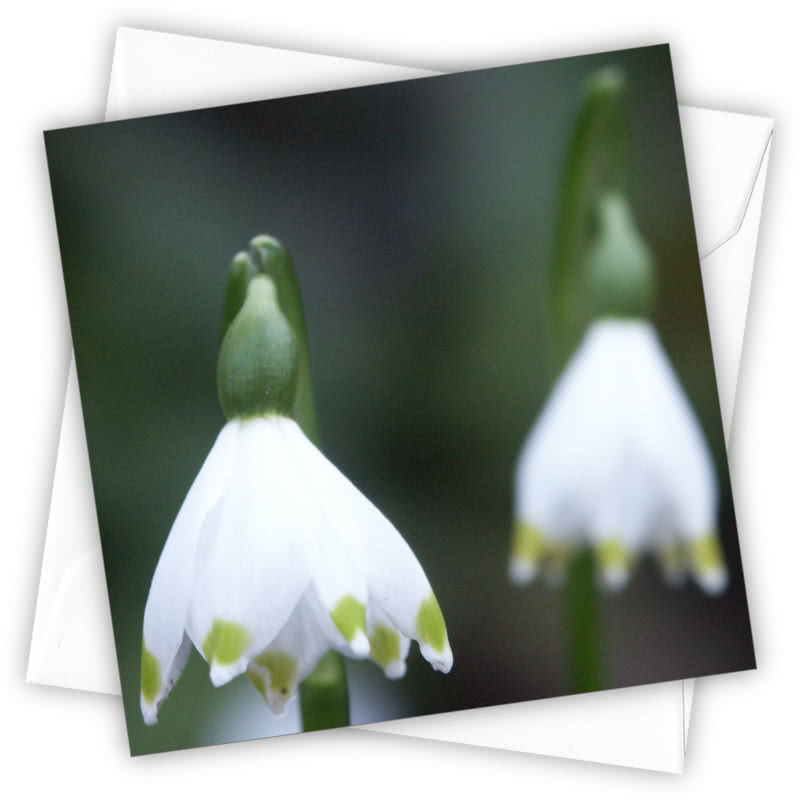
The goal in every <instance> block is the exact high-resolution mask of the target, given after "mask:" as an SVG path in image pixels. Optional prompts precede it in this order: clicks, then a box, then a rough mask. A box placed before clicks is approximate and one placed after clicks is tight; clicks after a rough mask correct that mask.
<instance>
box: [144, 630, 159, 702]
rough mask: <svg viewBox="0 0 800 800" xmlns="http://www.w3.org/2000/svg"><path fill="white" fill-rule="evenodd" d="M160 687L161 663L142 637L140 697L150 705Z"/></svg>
mask: <svg viewBox="0 0 800 800" xmlns="http://www.w3.org/2000/svg"><path fill="white" fill-rule="evenodd" d="M160 689H161V665H160V664H159V663H158V659H157V658H156V657H155V656H154V655H153V653H151V652H150V651H149V650H148V649H147V648H146V647H145V645H144V639H142V697H144V699H145V701H146V702H147V703H149V704H150V705H152V704H153V703H154V702H155V699H156V697H157V696H158V693H159V691H160Z"/></svg>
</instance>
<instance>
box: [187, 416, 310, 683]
mask: <svg viewBox="0 0 800 800" xmlns="http://www.w3.org/2000/svg"><path fill="white" fill-rule="evenodd" d="M237 424H238V425H239V426H240V431H239V437H238V447H237V451H236V459H235V464H234V468H233V470H232V473H231V475H230V478H229V481H228V488H227V491H226V492H225V495H224V496H223V498H222V500H221V502H220V503H219V504H218V506H217V507H216V508H215V509H214V512H213V514H212V515H211V518H210V519H209V520H208V522H207V530H204V531H203V534H202V536H201V541H200V545H199V547H198V553H197V567H196V580H195V585H194V590H193V595H192V605H191V611H190V617H189V627H188V632H189V635H190V636H191V637H192V640H193V641H194V643H195V646H196V647H197V648H198V650H200V651H201V652H202V653H203V654H204V655H205V657H206V660H208V661H209V662H210V664H209V665H210V676H211V680H212V682H213V683H214V685H216V686H220V685H222V684H224V683H227V682H228V681H230V680H231V679H232V678H234V677H236V676H237V675H239V674H240V673H242V672H244V670H245V669H246V668H247V664H248V662H249V661H250V660H251V659H252V658H254V657H255V656H257V655H258V654H259V653H261V652H263V651H264V649H265V648H266V647H267V646H268V645H269V644H270V643H271V642H272V641H273V640H274V639H275V637H276V636H277V635H278V633H279V632H280V631H281V629H282V628H283V627H284V625H285V624H286V622H287V620H288V619H289V616H290V614H291V613H292V611H293V610H294V608H295V606H296V605H297V603H298V602H299V600H300V597H301V596H302V595H303V593H304V592H305V591H306V589H307V587H308V585H309V582H310V573H309V570H308V565H307V563H306V559H305V555H306V554H305V545H304V542H305V539H306V537H307V536H308V529H309V527H310V526H311V525H312V524H313V522H314V519H313V516H312V515H310V514H309V513H308V512H307V508H308V506H307V503H308V499H307V497H306V496H305V494H304V491H303V486H302V484H298V479H297V478H298V476H297V475H295V474H294V471H293V470H292V469H291V468H289V465H290V461H289V460H288V459H287V442H286V428H287V424H288V425H294V423H292V422H291V421H290V420H286V419H284V418H281V417H269V418H258V419H253V420H248V421H244V422H239V423H237Z"/></svg>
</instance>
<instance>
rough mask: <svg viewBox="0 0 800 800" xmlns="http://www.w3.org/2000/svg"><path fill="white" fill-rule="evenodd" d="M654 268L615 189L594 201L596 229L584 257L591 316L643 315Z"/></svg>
mask: <svg viewBox="0 0 800 800" xmlns="http://www.w3.org/2000/svg"><path fill="white" fill-rule="evenodd" d="M655 284H656V278H655V269H654V265H653V257H652V255H651V253H650V249H649V248H648V246H647V244H646V243H645V241H644V239H642V237H641V235H640V234H639V231H638V230H637V228H636V223H635V222H634V220H633V214H632V212H631V208H630V205H629V204H628V202H627V200H626V199H625V198H624V197H623V196H622V195H621V194H619V193H618V192H609V193H607V194H605V195H604V196H603V197H601V198H600V201H599V204H598V230H597V234H596V235H595V238H594V241H593V243H592V244H591V246H590V247H589V252H588V254H587V260H586V287H587V291H588V295H589V305H590V310H591V312H592V316H593V317H646V316H648V315H649V313H650V311H651V310H652V307H653V301H654V299H655V289H656V285H655Z"/></svg>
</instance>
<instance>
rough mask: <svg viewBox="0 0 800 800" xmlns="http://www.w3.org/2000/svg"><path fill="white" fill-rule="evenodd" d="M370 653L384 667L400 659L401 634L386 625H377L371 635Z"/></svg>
mask: <svg viewBox="0 0 800 800" xmlns="http://www.w3.org/2000/svg"><path fill="white" fill-rule="evenodd" d="M369 646H370V650H369V655H370V658H372V659H373V660H374V661H376V662H377V663H378V664H380V665H381V666H382V667H383V668H384V669H386V667H388V666H389V665H390V664H394V663H395V661H399V660H400V652H401V651H400V634H399V633H398V632H397V631H395V630H392V629H391V628H389V627H387V626H386V625H376V626H375V630H374V631H373V632H372V636H370V637H369Z"/></svg>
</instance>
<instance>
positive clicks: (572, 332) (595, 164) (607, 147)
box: [550, 67, 630, 692]
mask: <svg viewBox="0 0 800 800" xmlns="http://www.w3.org/2000/svg"><path fill="white" fill-rule="evenodd" d="M626 94H627V89H626V79H625V75H624V73H622V71H621V70H619V69H617V68H616V67H606V68H604V69H600V70H598V71H597V72H595V73H594V74H592V75H591V76H590V77H589V79H588V80H587V82H586V84H585V88H584V93H583V98H582V102H581V107H580V109H579V112H578V117H577V120H576V123H575V128H574V130H573V133H572V138H571V139H570V142H569V145H568V149H567V158H566V165H565V170H564V178H563V184H562V187H563V188H562V194H561V199H560V206H559V210H558V218H557V220H556V245H555V253H554V257H553V266H552V271H551V274H550V291H551V303H552V308H553V315H554V324H555V331H556V336H557V348H556V350H557V354H558V357H557V367H558V371H559V372H560V371H561V370H562V369H563V367H564V365H565V364H566V362H567V360H568V359H569V357H570V355H571V354H572V352H573V351H574V349H575V347H576V346H577V345H578V342H579V341H580V338H581V336H582V334H583V331H584V329H585V327H586V324H587V323H588V322H589V309H590V307H591V304H590V302H589V301H590V298H589V297H588V296H587V286H586V275H585V268H586V255H587V250H588V247H589V244H590V242H591V238H592V233H593V224H594V216H595V210H596V205H597V202H598V199H599V197H600V195H601V194H603V193H604V192H607V191H608V190H610V189H621V188H623V187H624V186H625V184H626V182H627V177H628V175H627V173H628V164H629V161H630V135H629V130H628V116H627V109H626ZM565 604H566V617H567V627H568V631H569V640H570V660H571V665H572V669H571V672H572V680H573V682H574V686H575V689H576V691H580V692H584V691H592V690H595V689H599V688H601V684H602V681H601V674H602V658H601V642H600V609H599V607H598V602H597V595H596V590H595V585H594V577H593V565H592V557H591V555H590V553H589V552H588V551H587V552H583V553H581V554H579V555H578V557H577V558H576V559H575V560H574V562H573V564H572V566H571V567H570V574H569V576H568V582H567V587H566V595H565Z"/></svg>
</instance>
